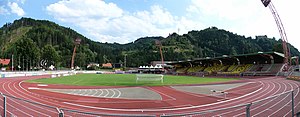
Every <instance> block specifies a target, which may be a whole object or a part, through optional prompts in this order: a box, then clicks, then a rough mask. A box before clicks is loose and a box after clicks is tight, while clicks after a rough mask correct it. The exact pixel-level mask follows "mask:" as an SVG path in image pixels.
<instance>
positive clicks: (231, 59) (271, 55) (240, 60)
mask: <svg viewBox="0 0 300 117" xmlns="http://www.w3.org/2000/svg"><path fill="white" fill-rule="evenodd" d="M283 59H284V54H282V53H279V52H257V53H250V54H240V55H230V56H229V55H223V56H220V57H206V58H196V59H193V60H184V61H173V62H167V63H166V64H168V65H176V64H180V65H187V66H190V64H213V63H221V64H271V63H282V62H283Z"/></svg>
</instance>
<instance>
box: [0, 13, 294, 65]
mask: <svg viewBox="0 0 300 117" xmlns="http://www.w3.org/2000/svg"><path fill="white" fill-rule="evenodd" d="M76 38H80V39H82V42H81V44H80V46H79V47H78V49H77V51H76V53H77V55H76V57H75V65H76V66H81V67H83V68H86V67H85V66H86V65H87V64H88V63H106V62H113V63H123V61H124V57H125V56H126V63H127V66H131V67H136V66H140V65H146V64H149V63H150V62H151V61H154V60H160V54H159V49H158V47H156V46H155V40H160V41H161V42H162V44H163V51H164V53H163V54H164V57H165V60H167V61H173V60H186V59H193V58H202V57H208V56H209V57H214V56H221V55H224V54H226V55H235V54H246V53H254V52H258V51H263V52H266V51H278V52H282V47H281V40H276V39H275V38H268V37H267V36H257V37H256V38H254V39H253V38H251V37H245V36H240V35H237V34H234V33H232V32H229V31H226V30H222V29H218V28H216V27H210V28H207V29H204V30H200V31H190V32H188V33H187V34H184V35H178V34H176V33H173V34H170V35H169V36H168V37H166V38H164V37H143V38H139V39H137V40H136V41H134V42H132V43H127V44H118V43H100V42H94V41H92V40H90V39H88V38H86V37H84V36H83V35H81V34H79V33H77V32H76V31H74V30H72V29H70V28H66V27H62V26H59V25H58V24H55V23H53V22H50V21H45V20H35V19H31V18H21V19H19V20H15V21H14V22H13V23H8V24H5V25H4V26H3V27H1V28H0V57H1V58H11V55H12V54H13V55H14V58H15V60H14V62H15V63H16V66H17V65H20V66H24V67H26V66H38V65H40V64H41V61H42V62H43V64H42V65H44V66H45V67H48V66H50V65H51V64H54V65H56V66H60V67H66V68H69V67H70V62H71V56H72V52H73V48H74V44H73V42H74V39H76ZM290 47H291V54H292V55H297V56H299V55H300V53H299V51H298V50H297V49H296V48H294V47H293V46H292V45H290ZM45 61H46V62H45ZM23 63H24V64H23ZM37 63H38V64H37ZM45 63H47V64H45Z"/></svg>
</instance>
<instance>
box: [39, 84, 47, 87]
mask: <svg viewBox="0 0 300 117" xmlns="http://www.w3.org/2000/svg"><path fill="white" fill-rule="evenodd" d="M37 86H41V87H45V86H48V85H47V84H38V85H37Z"/></svg>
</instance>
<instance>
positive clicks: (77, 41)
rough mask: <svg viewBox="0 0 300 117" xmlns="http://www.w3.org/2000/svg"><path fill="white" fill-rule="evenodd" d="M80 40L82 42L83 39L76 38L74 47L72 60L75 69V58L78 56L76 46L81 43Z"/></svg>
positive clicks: (72, 67) (72, 66)
mask: <svg viewBox="0 0 300 117" xmlns="http://www.w3.org/2000/svg"><path fill="white" fill-rule="evenodd" d="M80 42H81V39H79V38H77V39H75V42H74V44H75V47H74V49H73V55H72V60H71V69H74V59H75V56H76V48H77V46H78V45H79V44H80Z"/></svg>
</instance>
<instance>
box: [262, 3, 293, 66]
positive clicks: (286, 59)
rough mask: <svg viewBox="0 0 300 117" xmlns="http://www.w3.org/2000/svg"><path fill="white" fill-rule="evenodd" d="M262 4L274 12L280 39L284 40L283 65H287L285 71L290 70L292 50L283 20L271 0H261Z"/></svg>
mask: <svg viewBox="0 0 300 117" xmlns="http://www.w3.org/2000/svg"><path fill="white" fill-rule="evenodd" d="M261 2H262V3H263V5H264V6H265V7H269V9H270V10H271V12H272V15H273V17H274V19H275V21H276V24H277V27H278V30H279V33H280V37H281V39H282V48H283V53H284V60H283V63H284V65H285V68H286V69H285V70H288V66H289V59H290V49H289V47H288V45H287V43H288V40H287V36H286V33H285V30H284V27H283V24H282V22H281V19H280V17H279V14H278V13H277V11H276V9H275V6H274V5H273V3H272V2H271V0H261Z"/></svg>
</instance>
